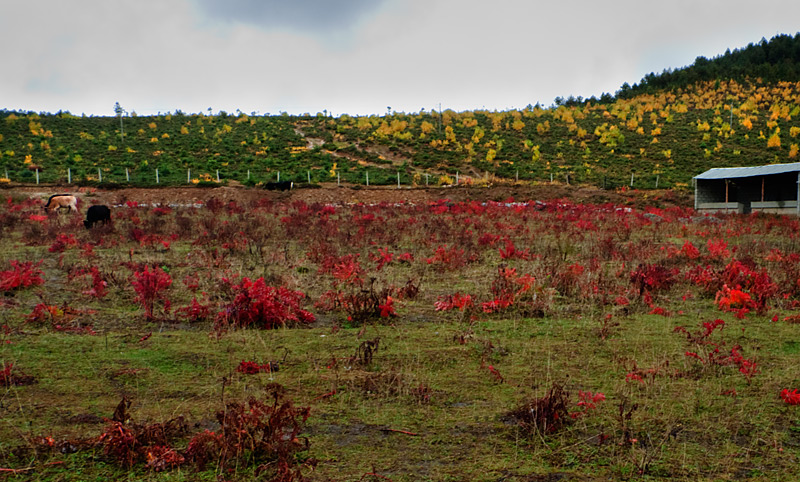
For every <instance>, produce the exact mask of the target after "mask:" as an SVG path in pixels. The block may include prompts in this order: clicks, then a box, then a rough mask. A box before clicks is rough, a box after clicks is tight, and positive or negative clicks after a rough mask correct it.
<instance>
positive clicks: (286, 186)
mask: <svg viewBox="0 0 800 482" xmlns="http://www.w3.org/2000/svg"><path fill="white" fill-rule="evenodd" d="M264 187H265V188H267V189H268V190H270V191H288V190H290V189H292V188H293V187H294V182H292V181H281V182H268V183H267V184H265V185H264Z"/></svg>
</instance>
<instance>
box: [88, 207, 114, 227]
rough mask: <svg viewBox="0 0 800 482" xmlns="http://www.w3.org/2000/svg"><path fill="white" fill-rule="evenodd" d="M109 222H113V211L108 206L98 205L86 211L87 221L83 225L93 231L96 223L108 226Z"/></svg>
mask: <svg viewBox="0 0 800 482" xmlns="http://www.w3.org/2000/svg"><path fill="white" fill-rule="evenodd" d="M108 222H111V210H110V209H109V208H108V206H105V205H103V204H98V205H97V206H89V209H87V210H86V221H84V222H83V225H84V226H86V229H91V228H92V226H94V225H95V223H103V224H106V223H108Z"/></svg>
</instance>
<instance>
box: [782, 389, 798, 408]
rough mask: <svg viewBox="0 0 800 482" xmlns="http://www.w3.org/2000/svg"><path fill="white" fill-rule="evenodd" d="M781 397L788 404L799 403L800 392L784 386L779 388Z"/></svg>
mask: <svg viewBox="0 0 800 482" xmlns="http://www.w3.org/2000/svg"><path fill="white" fill-rule="evenodd" d="M781 398H782V399H783V401H784V402H786V403H787V404H789V405H800V392H798V391H797V389H796V388H795V389H794V390H791V391H790V390H789V389H788V388H784V389H783V390H781Z"/></svg>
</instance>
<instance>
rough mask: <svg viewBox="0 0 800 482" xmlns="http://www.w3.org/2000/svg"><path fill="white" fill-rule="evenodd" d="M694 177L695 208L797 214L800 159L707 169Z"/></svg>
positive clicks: (799, 211) (744, 212) (799, 208)
mask: <svg viewBox="0 0 800 482" xmlns="http://www.w3.org/2000/svg"><path fill="white" fill-rule="evenodd" d="M694 179H695V191H694V193H695V197H694V207H695V209H697V210H698V211H728V212H738V213H743V214H747V213H751V212H769V213H778V214H794V215H800V205H798V202H797V201H798V198H800V163H792V164H776V165H772V166H757V167H739V168H718V169H711V170H709V171H706V172H704V173H703V174H700V175H699V176H696V177H695V178H694Z"/></svg>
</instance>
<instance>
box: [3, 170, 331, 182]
mask: <svg viewBox="0 0 800 482" xmlns="http://www.w3.org/2000/svg"><path fill="white" fill-rule="evenodd" d="M6 177H8V176H6ZM336 185H337V186H341V185H342V181H341V180H340V179H339V171H336Z"/></svg>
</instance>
